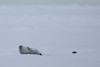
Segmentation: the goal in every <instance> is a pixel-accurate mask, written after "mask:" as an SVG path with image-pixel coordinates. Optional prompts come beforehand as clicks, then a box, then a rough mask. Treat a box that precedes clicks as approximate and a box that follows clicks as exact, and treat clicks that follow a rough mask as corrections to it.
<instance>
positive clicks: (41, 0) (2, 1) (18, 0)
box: [0, 0, 100, 5]
mask: <svg viewBox="0 0 100 67" xmlns="http://www.w3.org/2000/svg"><path fill="white" fill-rule="evenodd" d="M51 4H53V5H69V4H80V5H87V4H88V5H99V4H100V0H0V5H51Z"/></svg>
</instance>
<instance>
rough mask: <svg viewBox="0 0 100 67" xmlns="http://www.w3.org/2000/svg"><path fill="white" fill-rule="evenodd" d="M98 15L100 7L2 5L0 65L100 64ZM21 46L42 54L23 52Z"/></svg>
mask: <svg viewBox="0 0 100 67" xmlns="http://www.w3.org/2000/svg"><path fill="white" fill-rule="evenodd" d="M99 18H100V6H79V5H70V6H54V5H51V6H42V5H39V6H0V52H1V54H0V66H2V67H99V66H100V52H99V51H100V19H99ZM19 45H24V46H29V47H32V48H36V49H38V50H39V51H40V52H41V53H42V54H43V56H38V55H21V54H20V53H19V50H18V46H19ZM73 51H77V54H72V52H73Z"/></svg>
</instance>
